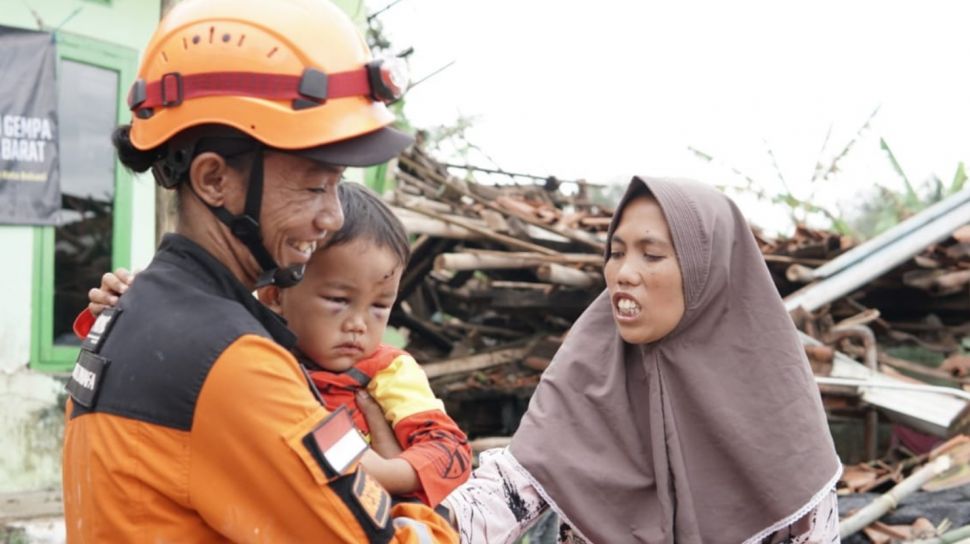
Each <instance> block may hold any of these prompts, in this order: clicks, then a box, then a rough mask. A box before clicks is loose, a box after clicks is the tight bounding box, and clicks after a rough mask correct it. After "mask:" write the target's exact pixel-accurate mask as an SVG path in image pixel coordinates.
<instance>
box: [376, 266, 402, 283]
mask: <svg viewBox="0 0 970 544" xmlns="http://www.w3.org/2000/svg"><path fill="white" fill-rule="evenodd" d="M400 267H401V265H399V264H396V265H394V266H393V267H392V268H391V270H390V271H389V272H388V273H387V274H384V277H382V278H381V283H384V282H386V281H387V280H389V279H391V278H393V277H394V274H397V269H398V268H400Z"/></svg>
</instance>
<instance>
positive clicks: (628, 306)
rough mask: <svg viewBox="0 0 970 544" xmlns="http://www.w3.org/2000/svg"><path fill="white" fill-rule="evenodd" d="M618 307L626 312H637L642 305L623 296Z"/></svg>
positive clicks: (617, 304) (622, 311)
mask: <svg viewBox="0 0 970 544" xmlns="http://www.w3.org/2000/svg"><path fill="white" fill-rule="evenodd" d="M616 307H617V308H618V309H619V310H620V312H621V313H624V314H635V313H637V312H639V311H640V305H639V304H637V303H636V302H633V301H632V300H630V299H628V298H621V299H620V301H619V302H617V303H616Z"/></svg>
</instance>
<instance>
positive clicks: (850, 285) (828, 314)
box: [391, 147, 970, 542]
mask: <svg viewBox="0 0 970 544" xmlns="http://www.w3.org/2000/svg"><path fill="white" fill-rule="evenodd" d="M394 177H395V181H396V187H395V191H394V194H393V197H392V198H391V204H392V206H393V207H394V209H395V212H396V213H397V214H398V216H399V217H401V218H402V220H403V221H404V223H405V225H406V227H407V229H408V230H409V232H410V234H412V235H413V236H414V242H413V244H412V251H413V256H412V260H411V263H410V265H409V267H408V270H407V271H406V272H405V275H404V278H403V279H402V284H401V291H400V298H399V302H398V304H397V305H396V307H395V308H394V310H393V312H392V317H391V324H392V325H393V326H395V327H398V328H399V330H402V331H404V333H405V334H406V336H407V339H408V344H407V349H408V350H409V351H411V352H412V353H413V354H414V355H415V356H416V358H417V359H418V360H419V361H422V362H423V363H424V365H423V366H424V368H425V370H426V372H427V373H428V375H429V377H430V379H431V383H432V387H433V388H434V389H435V391H436V393H437V394H438V395H439V396H440V397H441V398H442V399H444V400H445V403H446V405H447V406H448V410H449V413H451V414H452V415H453V416H454V417H455V419H456V420H457V421H458V423H459V424H460V425H461V426H462V427H463V428H464V429H465V430H466V431H468V433H469V435H470V436H471V437H472V438H473V439H477V441H475V440H473V446H476V445H478V446H480V448H485V447H491V446H496V445H501V444H502V443H504V441H505V440H506V439H505V438H504V437H507V436H509V435H511V433H512V432H513V431H514V429H515V427H516V426H517V425H518V421H519V418H520V417H521V415H522V413H524V411H525V409H526V407H527V405H528V399H529V397H530V396H531V394H532V391H533V390H534V388H535V385H536V384H537V383H538V380H539V377H540V376H541V373H542V371H543V370H544V369H545V368H546V366H547V365H548V364H549V362H550V360H551V358H552V356H553V354H554V353H555V351H556V349H558V347H559V345H560V344H561V341H562V338H563V336H564V334H565V333H566V332H567V331H568V329H569V327H570V326H571V324H572V323H573V321H574V320H575V319H576V317H578V316H579V314H580V313H581V312H582V311H583V309H584V308H585V307H586V306H587V305H588V304H589V303H590V302H591V301H592V300H593V299H594V298H595V297H596V296H597V295H598V294H599V293H600V292H601V291H602V289H603V287H604V284H603V280H602V262H603V252H604V249H605V241H606V230H607V228H608V226H609V222H610V217H611V214H612V211H613V210H612V209H611V208H610V206H609V205H608V204H607V205H604V204H603V201H602V200H600V201H598V196H599V194H598V193H599V190H600V189H601V187H598V186H596V185H594V184H590V183H586V182H562V181H559V180H556V179H555V178H549V179H542V180H538V182H537V183H526V184H516V183H512V184H503V185H487V184H480V183H475V182H473V181H470V180H468V179H459V178H457V177H455V176H453V175H452V174H451V173H450V172H449V170H448V166H446V165H444V164H441V163H439V162H437V161H435V160H434V159H433V158H432V157H431V156H429V155H428V154H427V153H426V152H425V151H423V150H422V149H421V148H420V147H415V148H412V149H411V150H409V151H408V152H406V153H405V154H403V155H402V156H401V157H400V158H399V161H398V165H397V169H396V171H395V174H394ZM968 218H970V189H967V190H964V191H963V192H961V193H958V194H955V195H953V196H951V197H950V198H948V199H946V200H944V201H942V202H940V203H938V204H935V205H933V206H931V207H930V208H928V209H926V210H924V211H923V212H921V213H920V214H918V215H916V216H914V217H912V218H910V219H909V220H907V221H905V222H903V223H901V224H900V225H898V226H897V227H894V228H893V229H890V230H889V231H887V232H885V233H883V234H881V235H880V236H878V237H876V238H874V239H872V240H869V241H867V242H865V243H863V244H858V245H855V244H854V243H853V242H852V241H851V240H849V239H847V238H846V237H843V236H840V235H838V234H835V233H831V232H826V231H819V230H811V229H807V228H799V229H798V230H797V231H796V233H795V235H794V236H792V237H791V238H786V239H771V238H769V237H766V236H763V235H761V234H760V233H759V232H757V231H755V236H756V239H757V240H758V242H759V244H760V247H761V250H762V253H763V254H764V256H765V260H766V262H767V265H768V268H769V270H770V271H771V274H772V277H773V278H774V280H775V283H776V285H777V287H778V290H779V292H780V293H781V294H782V296H783V297H784V298H785V304H786V306H787V308H788V309H789V311H790V312H791V313H792V316H793V318H794V319H795V322H796V325H797V326H798V327H799V329H800V330H801V331H802V332H803V341H804V343H805V345H806V352H807V353H808V355H809V359H810V361H811V362H812V366H813V370H814V372H815V374H816V379H817V380H818V382H819V384H820V389H821V391H822V395H823V401H824V403H825V406H826V411H827V413H828V415H829V421H830V426H831V428H832V431H833V435H834V436H835V438H836V443H837V445H839V449H840V451H839V453H840V456H841V457H842V459H843V461H844V462H845V463H847V464H849V465H850V466H848V468H847V470H846V473H845V477H844V478H843V482H842V483H841V484H840V486H841V491H840V493H842V494H844V495H845V496H844V497H843V499H844V500H843V501H842V502H841V509H842V513H843V515H845V516H849V514H850V513H851V512H852V511H853V510H855V509H857V508H859V507H861V506H864V505H866V504H868V503H870V502H871V501H873V500H874V497H878V496H879V495H873V493H881V492H884V491H888V490H889V488H891V487H893V486H894V485H897V484H898V485H909V486H910V487H912V483H911V482H910V483H908V484H907V481H908V480H906V478H907V474H909V473H910V472H912V473H914V474H916V473H919V474H923V475H924V476H925V475H926V474H928V472H926V470H929V469H928V468H927V467H930V466H933V467H936V469H934V470H937V469H939V467H940V465H939V464H938V463H937V464H934V463H935V462H936V461H935V460H936V459H938V458H941V457H940V455H941V454H940V450H939V449H937V450H933V448H934V447H937V448H940V444H941V443H943V441H945V440H947V439H952V438H954V437H956V440H957V441H958V442H959V444H958V445H959V448H958V449H959V450H960V452H961V453H959V455H953V456H951V457H949V458H948V459H949V461H948V462H949V463H951V464H952V465H953V466H954V467H956V468H951V469H950V471H949V472H947V473H946V474H945V475H944V478H949V480H947V481H948V482H949V484H952V485H958V486H960V485H962V486H963V487H957V488H956V489H955V490H954V489H951V490H946V491H944V490H941V489H939V488H934V485H936V484H932V483H931V484H928V487H927V488H926V489H927V491H925V492H920V493H917V494H915V495H912V496H910V497H909V498H908V499H906V500H905V501H904V504H917V503H920V501H922V500H924V499H925V498H926V497H930V499H929V500H933V499H932V497H940V496H941V495H938V494H941V493H942V494H944V495H942V496H944V497H946V496H948V495H945V494H947V493H949V494H953V493H957V494H959V493H963V494H966V495H968V496H970V478H966V474H967V473H968V472H970V469H968V468H967V461H968V458H970V455H967V453H970V446H968V445H967V444H965V441H970V440H968V439H967V438H966V437H965V436H963V435H964V434H965V433H967V432H970V408H968V400H970V392H968V391H970V357H968V355H967V354H968V353H970V296H968V295H970V226H968V225H967V224H966V223H967V219H968ZM478 442H481V443H480V444H478ZM948 444H951V443H948ZM947 447H951V446H950V445H948V446H947ZM931 451H932V453H931ZM924 469H926V470H924ZM921 471H922V472H921ZM954 471H957V472H959V474H960V475H959V476H958V477H956V478H954V477H953V472H954ZM910 477H911V476H910ZM934 478H935V477H934ZM961 478H963V479H961ZM933 481H934V482H935V481H937V480H936V479H934V480H933ZM924 483H925V481H924V482H921V483H920V485H923V484H924ZM916 487H920V486H916ZM913 489H915V487H914V488H913ZM931 489H935V490H934V491H932V492H931V491H930V490H931ZM900 498H901V497H896V498H895V499H893V500H899V499H900ZM907 501H908V502H907ZM893 505H895V503H893ZM916 510H919V511H922V512H924V513H925V511H926V508H922V509H920V508H917V509H916ZM944 510H945V509H944ZM968 510H970V509H968ZM946 512H949V511H945V512H944V515H943V517H940V516H938V515H936V516H934V515H928V516H925V517H927V518H929V519H930V521H931V523H929V524H928V522H926V521H919V522H917V519H918V518H919V517H920V516H915V517H913V518H912V519H909V518H907V517H906V516H907V515H909V514H908V513H907V510H906V508H900V509H899V510H897V511H896V512H895V514H892V515H891V516H890V517H888V518H884V522H885V523H897V522H898V523H900V524H904V525H906V527H910V528H914V527H915V528H914V529H913V530H908V529H904V528H901V527H895V528H893V527H888V526H883V525H879V524H878V523H875V520H876V519H878V517H879V516H876V517H875V518H873V519H872V520H871V521H869V522H867V523H866V524H862V525H860V526H859V529H861V528H863V527H865V528H866V530H865V532H864V533H863V532H858V534H857V535H856V537H854V538H857V539H861V538H863V537H862V536H861V535H863V534H865V535H866V536H867V537H868V538H869V539H870V540H872V541H874V542H887V541H889V540H911V539H919V538H936V535H940V534H943V533H945V532H946V531H947V529H948V526H947V524H946V523H943V524H942V525H941V522H943V520H944V519H948V520H949V523H951V524H957V525H956V526H957V527H959V526H960V525H963V524H970V511H968V512H966V514H967V515H966V519H964V518H963V517H961V515H958V514H955V513H953V512H950V513H949V514H947V513H946ZM961 512H962V510H961ZM938 513H939V512H938ZM847 519H849V518H847ZM855 519H858V518H855ZM843 521H846V520H843ZM873 523H875V524H873ZM914 524H915V525H914ZM887 527H888V528H887ZM886 535H889V536H888V537H887V536H886ZM951 536H952V535H949V534H948V535H947V536H946V539H945V540H935V541H938V542H950V541H952V540H950V539H949V538H950V537H951ZM857 541H859V542H863V541H864V540H857ZM933 541H934V540H927V542H933Z"/></svg>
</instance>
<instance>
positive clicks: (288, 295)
mask: <svg viewBox="0 0 970 544" xmlns="http://www.w3.org/2000/svg"><path fill="white" fill-rule="evenodd" d="M403 271H404V266H403V265H402V264H401V262H400V260H399V259H398V257H397V256H396V255H395V254H394V253H393V252H392V251H391V250H390V249H388V248H385V247H381V246H378V245H377V244H375V243H374V242H372V241H370V240H366V239H358V240H354V241H352V242H349V243H346V244H341V245H338V246H335V247H331V248H328V249H322V250H319V251H317V252H316V253H314V254H313V257H312V258H311V259H310V263H309V264H308V266H307V269H306V275H305V276H304V277H303V281H301V282H300V283H299V284H297V285H296V286H294V287H291V288H289V289H283V290H282V291H281V292H280V294H279V298H278V301H279V306H278V308H277V311H279V312H280V314H281V315H282V316H283V317H285V318H286V319H287V321H289V325H290V328H291V329H292V330H293V332H295V333H296V336H297V347H298V348H299V349H300V351H302V352H303V353H304V354H305V355H306V356H308V357H309V358H310V359H312V360H313V361H314V362H316V363H317V364H319V365H320V366H322V367H323V368H325V369H327V370H330V371H332V372H342V371H344V370H347V369H348V368H350V367H351V366H353V365H354V363H356V362H357V361H359V360H361V359H363V358H364V357H366V356H368V355H370V354H372V353H374V351H375V350H376V349H377V347H378V345H379V344H380V342H381V338H382V337H383V336H384V329H385V328H387V319H388V318H389V317H390V314H391V306H393V304H394V299H395V298H396V297H397V288H398V285H399V284H400V282H401V274H402V273H403Z"/></svg>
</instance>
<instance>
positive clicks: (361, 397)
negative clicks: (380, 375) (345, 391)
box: [356, 390, 403, 459]
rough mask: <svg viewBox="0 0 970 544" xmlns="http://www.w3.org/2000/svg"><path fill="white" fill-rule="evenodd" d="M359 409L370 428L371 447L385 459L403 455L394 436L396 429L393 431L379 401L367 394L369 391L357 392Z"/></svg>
mask: <svg viewBox="0 0 970 544" xmlns="http://www.w3.org/2000/svg"><path fill="white" fill-rule="evenodd" d="M356 400H357V408H358V409H359V410H360V412H361V413H362V414H364V419H365V420H367V426H368V427H369V428H370V447H371V448H372V449H373V450H374V451H375V452H377V453H378V454H380V456H381V457H383V458H385V459H393V458H395V457H397V456H398V455H400V454H401V451H403V450H402V449H401V445H400V444H398V443H397V437H395V436H394V429H391V426H390V424H388V422H387V419H385V418H384V411H383V410H381V407H380V405H379V404H377V401H375V400H374V398H373V397H371V396H370V395H368V394H367V391H364V390H360V391H357V397H356Z"/></svg>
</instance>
